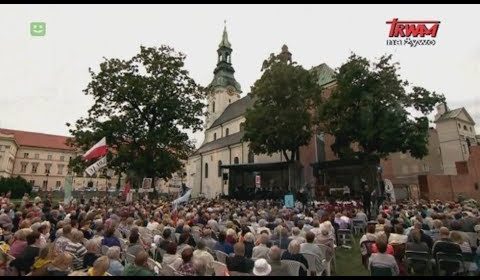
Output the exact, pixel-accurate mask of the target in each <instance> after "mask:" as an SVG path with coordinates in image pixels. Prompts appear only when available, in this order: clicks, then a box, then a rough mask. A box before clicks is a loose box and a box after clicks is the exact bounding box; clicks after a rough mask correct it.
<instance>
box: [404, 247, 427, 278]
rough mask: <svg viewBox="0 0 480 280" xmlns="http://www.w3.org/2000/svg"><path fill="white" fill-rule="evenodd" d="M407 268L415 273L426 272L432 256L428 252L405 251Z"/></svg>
mask: <svg viewBox="0 0 480 280" xmlns="http://www.w3.org/2000/svg"><path fill="white" fill-rule="evenodd" d="M405 259H406V264H407V270H408V271H410V269H413V272H415V273H425V272H427V271H428V269H429V268H430V260H431V256H430V253H428V252H420V251H405Z"/></svg>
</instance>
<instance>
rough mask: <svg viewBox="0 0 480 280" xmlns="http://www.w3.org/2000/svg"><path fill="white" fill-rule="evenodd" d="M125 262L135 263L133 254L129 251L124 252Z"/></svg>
mask: <svg viewBox="0 0 480 280" xmlns="http://www.w3.org/2000/svg"><path fill="white" fill-rule="evenodd" d="M125 262H126V263H135V256H134V255H132V254H130V253H126V254H125Z"/></svg>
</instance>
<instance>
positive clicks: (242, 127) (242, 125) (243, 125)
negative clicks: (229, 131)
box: [240, 122, 245, 131]
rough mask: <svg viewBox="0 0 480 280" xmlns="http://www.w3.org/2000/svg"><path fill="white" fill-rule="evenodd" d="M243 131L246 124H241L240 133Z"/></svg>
mask: <svg viewBox="0 0 480 280" xmlns="http://www.w3.org/2000/svg"><path fill="white" fill-rule="evenodd" d="M243 129H245V123H244V122H242V123H240V131H243Z"/></svg>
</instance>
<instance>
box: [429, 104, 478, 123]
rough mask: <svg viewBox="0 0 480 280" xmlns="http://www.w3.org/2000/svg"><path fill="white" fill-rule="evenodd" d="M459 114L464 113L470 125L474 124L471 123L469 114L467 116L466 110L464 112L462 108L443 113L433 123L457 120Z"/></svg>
mask: <svg viewBox="0 0 480 280" xmlns="http://www.w3.org/2000/svg"><path fill="white" fill-rule="evenodd" d="M461 112H464V113H465V115H466V116H467V118H468V119H469V121H470V123H472V124H475V122H474V121H473V119H472V117H470V114H468V112H467V110H465V108H464V107H462V108H457V109H454V110H450V111H447V112H445V113H443V115H441V116H440V117H439V118H438V119H437V120H436V121H435V122H441V121H445V120H451V119H457V118H458V116H459V115H460V113H461Z"/></svg>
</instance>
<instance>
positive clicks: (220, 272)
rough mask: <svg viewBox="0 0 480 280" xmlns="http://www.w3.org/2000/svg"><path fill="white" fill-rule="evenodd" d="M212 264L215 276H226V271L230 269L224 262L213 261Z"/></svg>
mask: <svg viewBox="0 0 480 280" xmlns="http://www.w3.org/2000/svg"><path fill="white" fill-rule="evenodd" d="M212 265H213V270H214V271H215V276H225V273H226V272H227V271H228V269H227V265H226V264H224V263H221V262H217V261H213V263H212Z"/></svg>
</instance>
